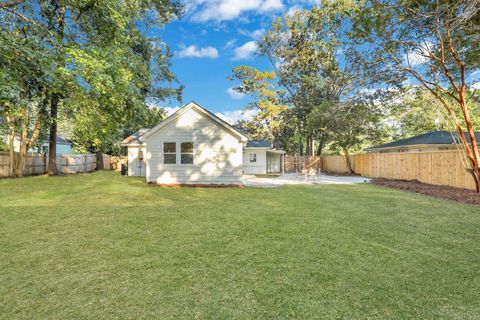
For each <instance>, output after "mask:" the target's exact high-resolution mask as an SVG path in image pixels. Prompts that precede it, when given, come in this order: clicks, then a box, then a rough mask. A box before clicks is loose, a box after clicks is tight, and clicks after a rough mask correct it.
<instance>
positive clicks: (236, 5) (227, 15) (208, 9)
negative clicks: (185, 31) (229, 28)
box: [186, 0, 284, 22]
mask: <svg viewBox="0 0 480 320" xmlns="http://www.w3.org/2000/svg"><path fill="white" fill-rule="evenodd" d="M186 7H187V14H189V15H190V16H191V20H193V21H195V22H206V21H210V20H214V21H227V20H233V19H237V18H239V17H240V18H241V17H242V14H244V13H245V12H255V13H257V14H264V13H268V12H274V11H279V10H282V9H283V7H284V6H283V2H282V0H189V1H186Z"/></svg>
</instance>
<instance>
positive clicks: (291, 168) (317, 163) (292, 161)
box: [283, 155, 322, 172]
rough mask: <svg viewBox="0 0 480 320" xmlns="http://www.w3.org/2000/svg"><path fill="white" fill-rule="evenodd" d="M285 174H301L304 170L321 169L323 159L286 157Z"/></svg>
mask: <svg viewBox="0 0 480 320" xmlns="http://www.w3.org/2000/svg"><path fill="white" fill-rule="evenodd" d="M283 164H284V171H285V172H301V171H302V169H304V168H307V169H317V170H318V169H321V168H322V157H318V156H287V155H286V156H285V157H284V163H283Z"/></svg>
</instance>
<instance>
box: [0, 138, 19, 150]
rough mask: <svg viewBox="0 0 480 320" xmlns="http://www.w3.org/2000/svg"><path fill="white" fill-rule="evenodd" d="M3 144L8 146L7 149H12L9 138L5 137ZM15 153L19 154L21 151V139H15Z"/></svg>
mask: <svg viewBox="0 0 480 320" xmlns="http://www.w3.org/2000/svg"><path fill="white" fill-rule="evenodd" d="M3 142H5V144H6V145H7V148H9V149H10V147H9V145H10V140H9V137H8V136H5V137H3ZM13 151H15V152H19V151H20V138H19V137H13Z"/></svg>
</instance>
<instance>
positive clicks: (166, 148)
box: [163, 142, 177, 164]
mask: <svg viewBox="0 0 480 320" xmlns="http://www.w3.org/2000/svg"><path fill="white" fill-rule="evenodd" d="M163 163H164V164H176V163H177V146H176V143H175V142H164V143H163Z"/></svg>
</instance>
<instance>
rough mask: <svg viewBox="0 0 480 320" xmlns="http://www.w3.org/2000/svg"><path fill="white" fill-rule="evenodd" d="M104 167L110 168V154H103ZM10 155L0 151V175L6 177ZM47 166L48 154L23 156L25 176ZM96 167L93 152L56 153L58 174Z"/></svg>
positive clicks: (95, 158) (40, 172) (87, 170)
mask: <svg viewBox="0 0 480 320" xmlns="http://www.w3.org/2000/svg"><path fill="white" fill-rule="evenodd" d="M103 161H104V162H106V165H105V169H107V170H109V169H110V156H104V159H103ZM9 163H10V155H9V153H8V152H1V153H0V177H8V171H9ZM47 168H48V156H47V155H46V154H42V153H28V154H27V157H26V158H25V170H24V175H25V176H32V175H38V174H45V173H46V172H47ZM96 169H97V155H95V154H64V155H57V170H58V172H59V173H60V174H72V173H82V172H92V171H94V170H96Z"/></svg>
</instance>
